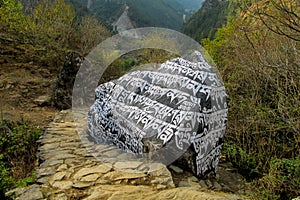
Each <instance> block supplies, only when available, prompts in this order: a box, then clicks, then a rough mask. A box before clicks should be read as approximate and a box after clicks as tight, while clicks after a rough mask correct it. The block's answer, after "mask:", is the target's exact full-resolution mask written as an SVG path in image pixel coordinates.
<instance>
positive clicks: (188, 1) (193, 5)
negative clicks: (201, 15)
mask: <svg viewBox="0 0 300 200" xmlns="http://www.w3.org/2000/svg"><path fill="white" fill-rule="evenodd" d="M176 1H177V2H178V3H179V4H181V5H182V6H183V8H184V9H186V10H190V11H194V10H198V9H199V8H200V7H201V5H202V3H203V2H204V0H176Z"/></svg>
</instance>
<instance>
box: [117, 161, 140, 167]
mask: <svg viewBox="0 0 300 200" xmlns="http://www.w3.org/2000/svg"><path fill="white" fill-rule="evenodd" d="M141 164H142V162H134V161H132V162H116V163H115V165H114V167H115V168H117V169H137V168H138V167H139V166H140V165H141Z"/></svg>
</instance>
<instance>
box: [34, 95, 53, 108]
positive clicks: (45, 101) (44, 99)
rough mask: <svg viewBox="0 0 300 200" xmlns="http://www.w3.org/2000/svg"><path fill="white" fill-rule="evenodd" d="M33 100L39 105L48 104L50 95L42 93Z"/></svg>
mask: <svg viewBox="0 0 300 200" xmlns="http://www.w3.org/2000/svg"><path fill="white" fill-rule="evenodd" d="M33 101H34V103H36V104H37V105H39V106H48V105H50V103H51V97H50V96H48V95H43V96H39V97H38V98H36V99H35V100H33Z"/></svg>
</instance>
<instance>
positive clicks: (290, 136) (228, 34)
mask: <svg viewBox="0 0 300 200" xmlns="http://www.w3.org/2000/svg"><path fill="white" fill-rule="evenodd" d="M278 2H283V3H281V4H276V3H278ZM295 2H296V1H286V0H274V1H270V2H269V1H257V4H255V5H253V4H252V5H251V4H249V3H248V2H245V1H241V2H240V3H241V8H242V9H241V10H240V11H239V12H236V13H237V14H236V16H235V18H231V20H230V21H229V22H228V24H227V25H226V26H224V27H223V28H220V29H219V30H218V32H217V34H216V38H215V39H214V40H210V39H204V40H202V43H203V44H204V47H205V48H206V49H207V50H208V51H209V53H210V55H211V56H212V57H213V58H214V60H215V61H216V63H217V64H218V66H219V71H220V72H221V75H222V76H223V80H224V84H225V86H226V89H227V93H228V94H229V98H230V101H229V116H228V124H227V135H226V136H225V137H226V138H225V139H226V144H225V145H224V152H225V154H226V155H227V158H228V159H229V160H230V161H231V162H233V164H234V165H235V166H237V167H238V169H239V171H240V172H241V173H243V175H244V176H245V177H246V178H247V179H248V180H250V181H251V183H252V186H253V188H254V190H255V191H256V196H255V198H257V199H262V198H264V199H289V198H292V197H296V196H297V195H300V194H299V192H300V190H299V169H298V168H299V165H297V164H296V163H297V162H298V163H299V154H300V152H299V149H300V135H299V130H300V127H299V126H300V109H299V108H300V96H299V94H300V73H299V67H300V66H299V63H300V60H299V59H300V57H299V52H300V43H299V42H298V41H297V40H296V39H295V34H294V31H290V30H289V27H288V24H287V23H280V22H279V21H282V22H283V21H284V20H285V19H287V17H288V14H287V12H286V11H287V10H290V11H293V12H288V13H289V14H290V15H292V16H291V17H295V15H296V16H297V14H296V13H299V6H297V3H295ZM274 3H275V4H276V5H277V7H274ZM278 5H280V6H282V7H280V6H279V7H278ZM284 6H287V7H286V9H284V8H285V7H284ZM257 10H259V11H260V13H258V12H257ZM280 12H283V13H284V14H282V13H280ZM261 13H267V14H268V15H269V17H270V18H272V16H273V17H276V19H277V23H275V24H272V26H273V27H278V30H284V32H276V31H274V30H273V29H272V28H273V27H269V26H268V24H266V22H268V20H271V19H267V15H264V18H260V16H259V15H261ZM283 16H284V18H283V19H282V20H281V19H280V17H283ZM298 17H299V16H298ZM298 25H300V24H299V23H298V24H296V21H295V26H298ZM286 34H290V35H286Z"/></svg>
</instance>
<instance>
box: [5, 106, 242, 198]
mask: <svg viewBox="0 0 300 200" xmlns="http://www.w3.org/2000/svg"><path fill="white" fill-rule="evenodd" d="M82 141H84V137H82V140H80V138H79V135H78V132H77V129H76V126H75V124H74V121H73V116H72V112H71V111H70V110H67V111H61V112H60V113H58V114H57V115H56V116H55V119H54V121H53V122H52V123H50V124H49V126H48V127H47V129H46V131H45V132H44V134H43V135H42V136H41V138H40V140H39V142H40V148H39V153H38V155H39V163H38V168H37V170H36V173H37V181H36V184H34V185H32V186H30V187H27V188H22V189H16V190H13V191H10V193H13V192H14V193H15V198H16V199H26V200H40V199H62V200H64V199H66V200H68V199H84V200H92V199H95V200H96V199H97V200H98V199H109V200H113V199H116V200H119V199H130V200H134V199H149V200H150V199H153V200H154V199H232V200H238V199H239V200H241V199H246V198H245V197H242V194H243V182H242V181H241V177H239V176H238V175H237V174H236V173H233V172H232V170H234V169H233V168H232V167H230V166H228V164H226V163H221V164H220V167H219V171H218V175H217V178H210V179H206V180H198V179H197V178H196V177H194V176H193V175H192V174H190V173H188V172H184V171H183V170H182V169H180V168H179V167H177V166H174V165H171V166H170V167H169V168H167V167H165V166H164V165H162V164H159V163H149V164H145V163H143V162H142V161H140V160H137V159H136V158H133V157H132V156H131V155H129V154H128V153H125V152H123V151H121V150H119V149H117V148H116V147H114V146H107V145H97V146H95V145H93V144H89V143H88V142H84V143H85V145H83V142H82ZM95 149H97V151H96V152H97V155H95V154H94V155H92V153H90V152H94V150H95ZM96 158H97V159H96ZM234 193H235V194H234Z"/></svg>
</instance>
